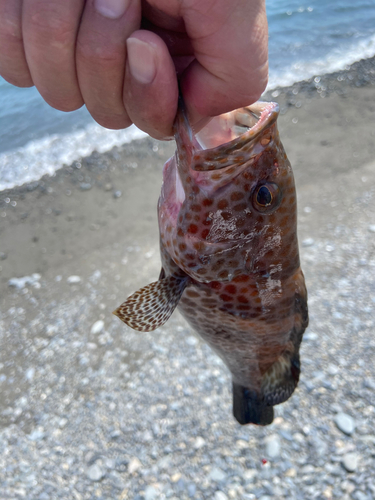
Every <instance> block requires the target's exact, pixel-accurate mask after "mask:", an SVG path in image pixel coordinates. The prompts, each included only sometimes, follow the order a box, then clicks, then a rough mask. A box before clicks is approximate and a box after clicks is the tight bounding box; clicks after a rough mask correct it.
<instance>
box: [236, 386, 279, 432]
mask: <svg viewBox="0 0 375 500" xmlns="http://www.w3.org/2000/svg"><path fill="white" fill-rule="evenodd" d="M233 415H234V417H235V418H236V420H237V421H238V423H240V424H241V425H246V424H256V425H269V424H272V422H273V406H268V405H267V403H266V402H265V401H264V400H261V399H260V398H259V397H258V396H257V395H256V394H255V393H254V392H253V391H250V390H249V389H246V387H243V386H242V385H239V384H236V383H234V382H233Z"/></svg>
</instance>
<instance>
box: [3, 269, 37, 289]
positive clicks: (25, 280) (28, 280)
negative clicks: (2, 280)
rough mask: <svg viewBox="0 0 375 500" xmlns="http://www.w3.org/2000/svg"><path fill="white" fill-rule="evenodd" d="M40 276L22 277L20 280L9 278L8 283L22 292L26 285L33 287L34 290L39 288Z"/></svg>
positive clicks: (35, 274)
mask: <svg viewBox="0 0 375 500" xmlns="http://www.w3.org/2000/svg"><path fill="white" fill-rule="evenodd" d="M40 278H41V275H40V274H38V273H34V274H32V275H31V276H23V277H22V278H10V280H9V281H8V285H9V286H14V287H15V288H17V289H18V290H22V288H25V286H26V285H29V286H33V287H34V288H40V283H39V280H40Z"/></svg>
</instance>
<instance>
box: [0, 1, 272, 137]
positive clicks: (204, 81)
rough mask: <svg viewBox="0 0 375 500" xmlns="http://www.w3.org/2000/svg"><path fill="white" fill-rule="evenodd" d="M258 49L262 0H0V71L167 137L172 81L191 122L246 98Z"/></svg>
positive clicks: (260, 55) (256, 88) (111, 119)
mask: <svg viewBox="0 0 375 500" xmlns="http://www.w3.org/2000/svg"><path fill="white" fill-rule="evenodd" d="M267 58H268V55H267V18H266V11H265V1H264V0H251V1H249V0H230V1H229V0H147V1H141V0H64V1H63V2H61V1H57V0H0V75H1V76H3V77H4V78H5V79H6V80H7V81H8V82H10V83H12V84H14V85H17V86H20V87H28V86H32V85H35V86H36V87H37V89H38V90H39V92H40V94H41V95H42V97H43V98H44V99H45V100H46V101H47V102H48V103H49V104H50V105H51V106H53V107H54V108H57V109H59V110H63V111H72V110H75V109H78V108H80V107H81V106H82V105H83V104H85V105H86V107H87V109H88V110H89V112H90V113H91V115H92V116H93V117H94V119H95V120H96V121H97V122H98V123H99V124H101V125H103V126H104V127H107V128H113V129H121V128H126V127H128V126H129V125H131V124H132V123H135V124H136V125H137V126H138V127H139V128H140V129H142V130H144V131H145V132H147V133H149V134H150V135H151V136H153V137H155V138H159V139H160V138H166V137H170V136H172V135H173V130H172V129H173V121H174V118H175V116H176V112H177V101H178V85H180V88H181V90H182V94H183V96H184V100H185V105H186V109H187V112H188V114H189V118H190V121H191V123H192V125H193V126H196V125H199V122H204V121H205V119H206V118H207V117H210V116H216V115H218V114H221V113H223V112H226V111H230V110H232V109H236V108H238V107H241V106H245V105H248V104H250V103H252V102H255V101H256V100H257V99H258V97H259V96H260V95H261V93H262V92H263V90H264V89H265V86H266V83H267V73H268V66H267ZM176 72H177V73H176Z"/></svg>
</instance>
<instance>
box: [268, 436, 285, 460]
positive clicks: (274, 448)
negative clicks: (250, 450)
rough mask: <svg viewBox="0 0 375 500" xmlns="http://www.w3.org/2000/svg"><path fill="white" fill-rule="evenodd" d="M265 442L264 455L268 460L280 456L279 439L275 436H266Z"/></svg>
mask: <svg viewBox="0 0 375 500" xmlns="http://www.w3.org/2000/svg"><path fill="white" fill-rule="evenodd" d="M264 441H265V445H266V455H267V456H268V457H269V458H276V457H278V456H279V455H280V448H281V446H280V438H279V436H278V435H277V434H271V435H270V436H267V437H266V439H265V440H264Z"/></svg>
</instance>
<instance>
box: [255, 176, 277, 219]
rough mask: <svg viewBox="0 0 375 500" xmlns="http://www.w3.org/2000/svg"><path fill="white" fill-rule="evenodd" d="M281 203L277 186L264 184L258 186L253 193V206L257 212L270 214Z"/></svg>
mask: <svg viewBox="0 0 375 500" xmlns="http://www.w3.org/2000/svg"><path fill="white" fill-rule="evenodd" d="M280 201H281V193H280V189H279V187H278V185H277V184H275V183H274V182H266V183H264V184H260V185H259V184H258V185H257V186H256V187H255V189H254V192H253V196H252V202H253V206H254V208H255V209H256V210H258V212H267V213H269V212H272V211H273V210H275V208H277V207H278V206H279V204H280Z"/></svg>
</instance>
